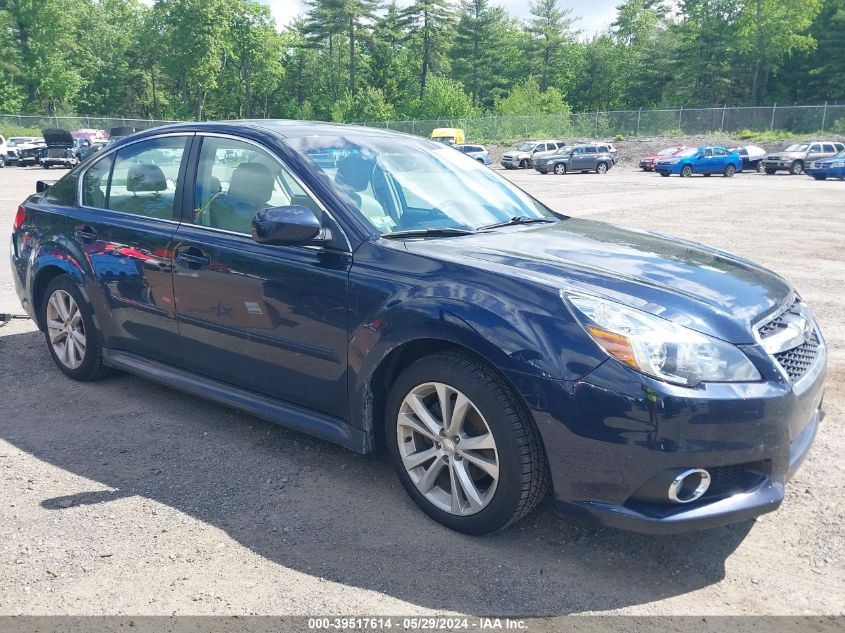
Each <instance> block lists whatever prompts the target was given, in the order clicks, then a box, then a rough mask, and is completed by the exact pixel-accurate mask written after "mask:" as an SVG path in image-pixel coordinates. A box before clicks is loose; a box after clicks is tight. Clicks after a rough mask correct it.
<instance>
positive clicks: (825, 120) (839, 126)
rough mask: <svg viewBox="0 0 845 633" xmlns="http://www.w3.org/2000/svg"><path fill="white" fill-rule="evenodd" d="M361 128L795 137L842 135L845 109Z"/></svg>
mask: <svg viewBox="0 0 845 633" xmlns="http://www.w3.org/2000/svg"><path fill="white" fill-rule="evenodd" d="M362 125H366V126H370V127H377V128H386V129H390V130H396V131H399V132H405V133H408V134H415V135H418V136H425V137H428V136H430V135H431V131H432V130H433V129H435V128H439V127H457V128H461V129H463V130H464V131H465V132H466V135H467V138H468V139H472V140H473V141H478V142H489V141H503V142H509V141H514V140H517V139H523V138H537V137H543V136H547V137H558V136H569V137H572V136H580V137H585V138H590V137H591V138H600V137H606V138H616V137H644V136H681V135H685V136H686V135H698V134H712V133H714V132H719V133H736V132H740V131H743V130H750V131H753V132H763V131H766V130H778V131H784V132H791V133H794V134H815V133H824V132H828V133H836V134H842V135H845V105H828V104H825V105H819V106H777V105H775V106H768V107H722V108H678V109H674V110H668V109H667V110H616V111H597V112H582V113H579V114H565V115H558V114H538V115H531V116H490V117H480V118H471V119H463V118H457V119H436V120H425V121H423V120H415V121H365V122H363V123H362Z"/></svg>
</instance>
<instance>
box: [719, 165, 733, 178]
mask: <svg viewBox="0 0 845 633" xmlns="http://www.w3.org/2000/svg"><path fill="white" fill-rule="evenodd" d="M735 173H736V165H728V166H726V167H725V171H724V172H722V175H723V176H724V177H725V178H733V176H734V174H735Z"/></svg>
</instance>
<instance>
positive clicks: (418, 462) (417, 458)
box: [402, 447, 437, 470]
mask: <svg viewBox="0 0 845 633" xmlns="http://www.w3.org/2000/svg"><path fill="white" fill-rule="evenodd" d="M436 457H437V450H436V449H435V448H434V447H431V448H427V449H425V450H422V451H417V452H416V453H411V454H410V455H406V456H404V457H402V460H403V461H404V462H405V468H407V469H408V470H412V469H414V468H417V467H419V466H422V465H423V464H425V463H426V462H427V461H430V460H431V459H433V458H436Z"/></svg>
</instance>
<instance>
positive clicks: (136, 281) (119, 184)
mask: <svg viewBox="0 0 845 633" xmlns="http://www.w3.org/2000/svg"><path fill="white" fill-rule="evenodd" d="M191 138H192V137H191V136H190V135H168V136H161V137H156V138H151V139H145V140H143V141H140V142H137V143H133V144H131V145H127V146H125V147H123V148H121V149H120V150H118V151H117V152H114V153H111V154H109V155H107V156H105V157H103V158H102V159H100V160H99V161H97V162H96V163H94V164H92V165H91V166H90V167H89V168H88V169H87V170H86V171H85V173H84V175H83V181H82V200H80V206H79V207H78V208H76V209H74V210H73V212H72V213H71V217H70V222H71V234H72V238H73V239H74V240H75V241H76V242H77V243H78V248H79V250H80V251H81V252H82V253H83V256H84V257H85V259H86V260H87V261H88V264H89V266H90V268H91V270H92V271H93V273H94V280H92V282H91V283H95V284H97V285H98V286H99V288H98V292H89V296H90V298H91V301H92V302H95V303H99V302H104V305H95V311H96V313H97V314H99V315H103V323H101V324H100V327H101V330H102V333H103V337H104V338H105V344H106V347H108V348H110V349H115V350H122V351H128V352H133V353H136V354H140V355H143V356H148V357H150V358H155V359H157V360H161V361H163V362H167V363H172V364H175V365H178V364H179V363H180V361H181V357H180V355H179V337H178V331H177V326H176V318H175V313H174V303H173V282H172V278H171V273H172V268H173V262H172V260H171V256H170V245H171V240H172V238H173V235H174V233H175V232H176V227H177V226H178V217H179V205H178V204H176V201H177V200H179V193H180V192H181V189H180V187H179V186H178V185H177V183H178V182H180V174H182V173H184V162H185V157H186V156H187V152H186V149H187V146H188V144H189V142H190V140H191Z"/></svg>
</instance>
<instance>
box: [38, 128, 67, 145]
mask: <svg viewBox="0 0 845 633" xmlns="http://www.w3.org/2000/svg"><path fill="white" fill-rule="evenodd" d="M43 135H44V142H45V143H46V144H47V147H73V136H72V135H71V133H70V132H68V131H67V130H59V129H49V130H43Z"/></svg>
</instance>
